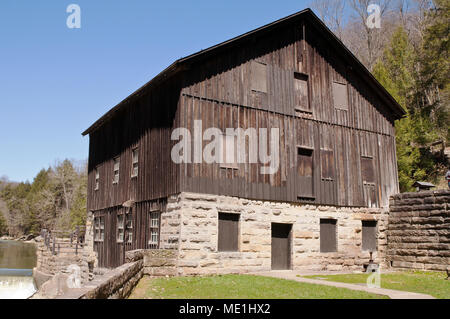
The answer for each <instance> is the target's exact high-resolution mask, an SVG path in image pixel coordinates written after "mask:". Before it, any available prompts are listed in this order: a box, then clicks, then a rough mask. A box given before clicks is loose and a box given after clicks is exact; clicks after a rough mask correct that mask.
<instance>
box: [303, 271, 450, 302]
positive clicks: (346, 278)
mask: <svg viewBox="0 0 450 319" xmlns="http://www.w3.org/2000/svg"><path fill="white" fill-rule="evenodd" d="M368 276H369V275H368V274H348V275H328V276H324V275H318V276H304V277H306V278H313V279H325V280H329V281H338V282H345V283H351V284H356V283H365V282H366V280H367V277H368ZM445 278H447V275H446V274H445V273H442V272H425V271H404V272H395V273H386V274H383V273H382V274H381V288H387V289H395V290H402V291H410V292H417V293H423V294H427V295H431V296H433V297H435V298H441V299H450V280H445Z"/></svg>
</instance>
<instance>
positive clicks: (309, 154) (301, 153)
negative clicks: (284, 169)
mask: <svg viewBox="0 0 450 319" xmlns="http://www.w3.org/2000/svg"><path fill="white" fill-rule="evenodd" d="M297 152H298V161H297V171H298V175H300V176H305V177H312V176H313V150H312V149H309V148H303V147H299V148H298V151H297Z"/></svg>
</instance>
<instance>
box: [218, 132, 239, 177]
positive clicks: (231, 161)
mask: <svg viewBox="0 0 450 319" xmlns="http://www.w3.org/2000/svg"><path fill="white" fill-rule="evenodd" d="M221 143H222V145H221V146H222V153H223V154H222V162H221V163H220V167H221V168H232V169H238V168H239V166H238V149H237V144H238V143H237V136H236V135H226V134H222V141H221ZM227 151H228V152H227Z"/></svg>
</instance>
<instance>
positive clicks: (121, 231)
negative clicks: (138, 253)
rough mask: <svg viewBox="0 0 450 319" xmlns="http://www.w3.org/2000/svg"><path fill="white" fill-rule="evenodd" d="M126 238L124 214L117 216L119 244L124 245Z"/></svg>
mask: <svg viewBox="0 0 450 319" xmlns="http://www.w3.org/2000/svg"><path fill="white" fill-rule="evenodd" d="M123 236H124V220H123V214H119V215H117V242H118V243H123Z"/></svg>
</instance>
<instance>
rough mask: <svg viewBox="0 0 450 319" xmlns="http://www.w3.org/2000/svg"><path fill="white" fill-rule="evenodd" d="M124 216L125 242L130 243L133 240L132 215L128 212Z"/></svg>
mask: <svg viewBox="0 0 450 319" xmlns="http://www.w3.org/2000/svg"><path fill="white" fill-rule="evenodd" d="M126 216H127V218H126V223H125V227H126V228H127V243H129V244H131V243H132V242H133V215H132V213H131V212H130V213H128V214H127V215H126Z"/></svg>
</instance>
